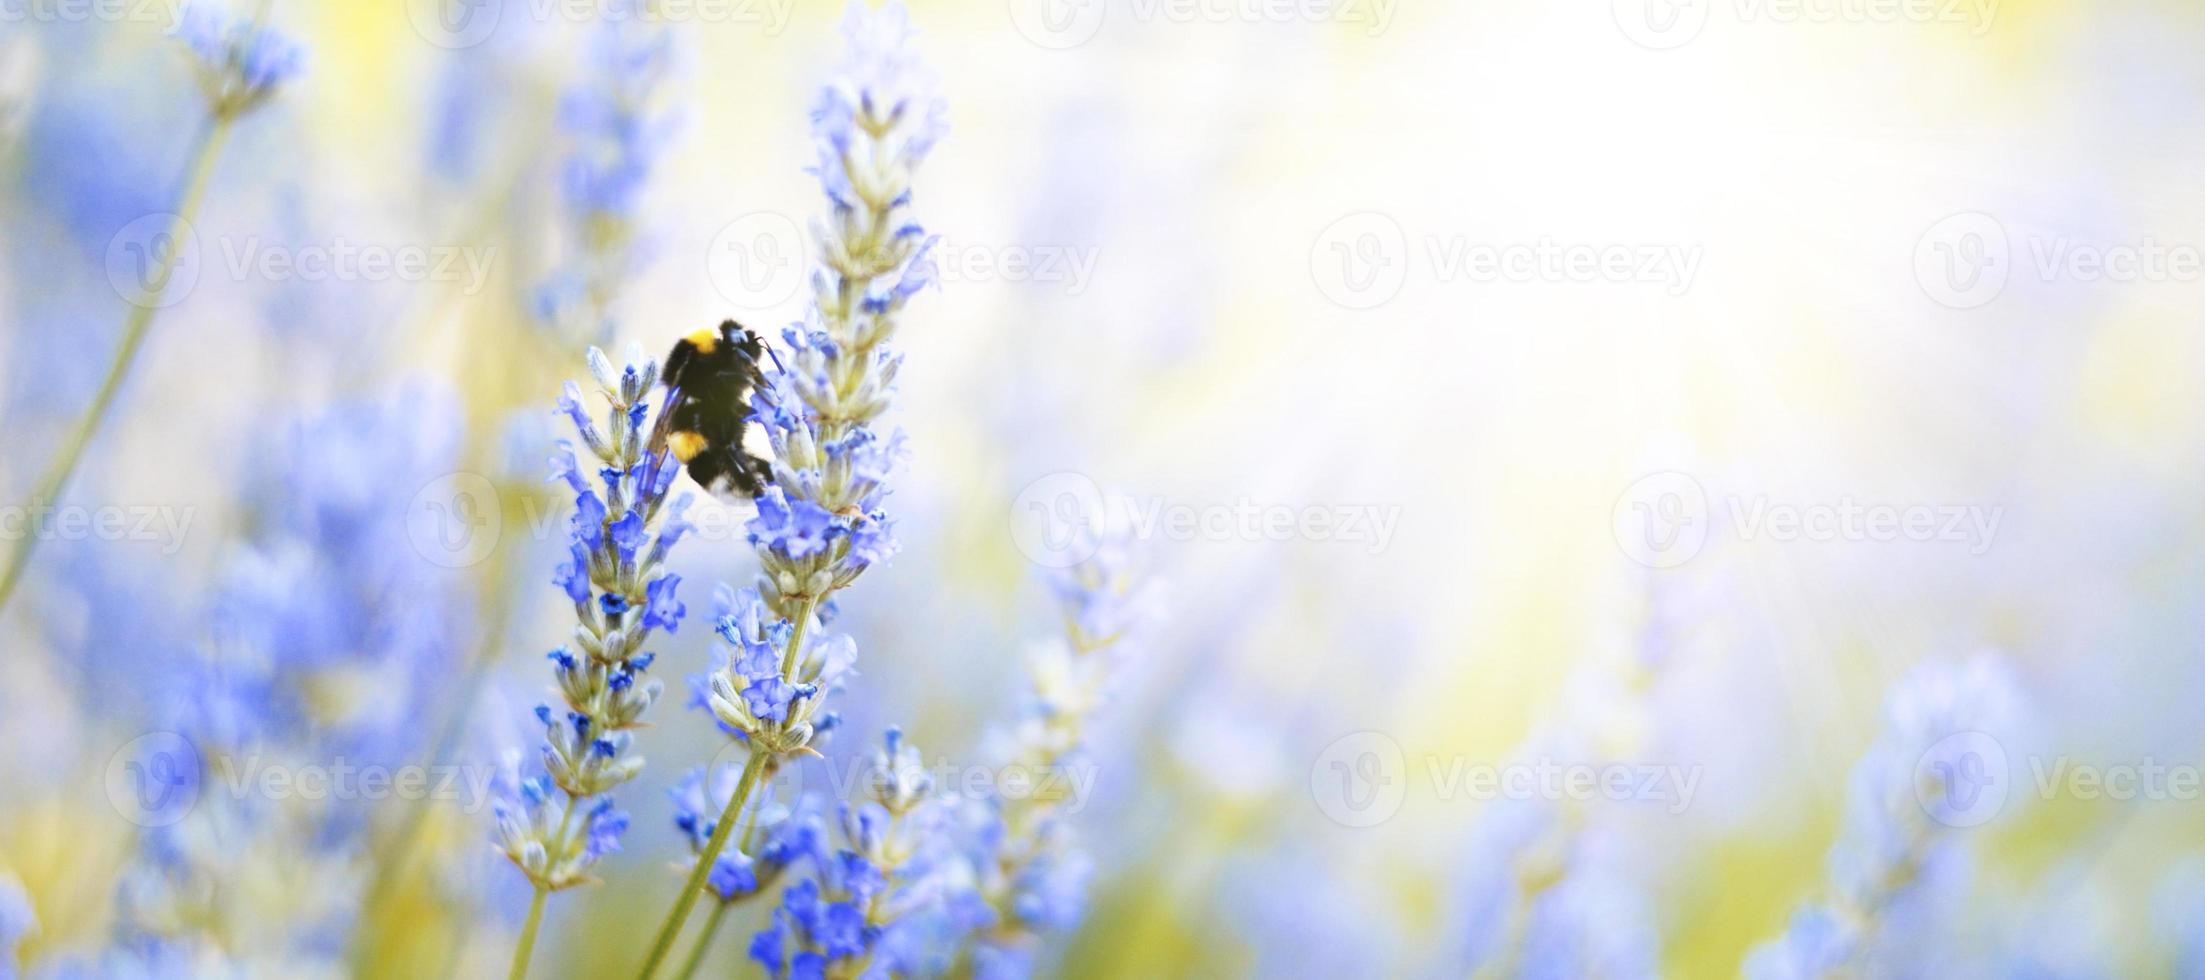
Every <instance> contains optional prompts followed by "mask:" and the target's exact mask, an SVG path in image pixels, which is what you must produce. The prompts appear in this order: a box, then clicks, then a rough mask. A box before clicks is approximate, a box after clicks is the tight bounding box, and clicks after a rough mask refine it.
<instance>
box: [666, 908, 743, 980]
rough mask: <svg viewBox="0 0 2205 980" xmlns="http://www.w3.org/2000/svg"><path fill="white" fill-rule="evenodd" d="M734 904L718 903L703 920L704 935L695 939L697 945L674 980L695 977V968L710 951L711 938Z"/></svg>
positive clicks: (717, 931)
mask: <svg viewBox="0 0 2205 980" xmlns="http://www.w3.org/2000/svg"><path fill="white" fill-rule="evenodd" d="M734 905H735V903H734V902H725V901H723V902H720V903H718V904H716V905H714V906H713V907H712V915H711V916H710V917H709V918H707V919H705V920H704V935H702V936H698V937H697V945H696V946H695V947H694V948H692V949H690V950H689V959H688V960H687V961H686V962H684V963H682V965H681V972H680V973H678V974H675V977H676V980H689V978H690V977H693V976H696V975H697V966H698V965H699V964H702V963H703V962H704V954H705V953H706V952H708V951H710V950H711V949H712V937H713V936H716V935H719V932H720V921H721V920H723V919H725V918H727V910H728V909H730V908H732V907H734Z"/></svg>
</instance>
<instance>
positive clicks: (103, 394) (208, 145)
mask: <svg viewBox="0 0 2205 980" xmlns="http://www.w3.org/2000/svg"><path fill="white" fill-rule="evenodd" d="M229 135H230V117H229V116H228V115H226V114H216V115H215V116H214V117H213V118H212V119H210V120H209V121H208V123H207V127H206V128H205V129H202V130H201V131H200V133H199V140H198V145H197V146H196V147H194V148H193V150H192V155H191V163H190V164H189V169H188V170H186V171H185V177H184V187H183V191H182V194H181V196H179V197H178V198H177V201H176V210H175V211H174V212H172V213H170V215H169V222H168V230H167V232H166V235H167V237H168V240H169V241H170V242H172V243H174V245H173V246H172V247H171V248H169V249H168V250H167V251H166V252H165V253H163V254H162V255H160V256H159V257H158V258H156V259H155V264H154V267H153V274H152V275H151V276H148V277H147V278H146V280H145V282H144V283H142V284H141V285H140V293H139V295H137V296H134V297H132V298H131V307H130V313H129V315H128V316H126V317H124V319H123V333H122V346H121V347H120V348H118V349H117V350H116V351H115V360H114V361H113V363H110V364H109V365H107V377H106V378H105V379H104V380H102V381H101V382H100V388H99V393H98V394H97V395H94V396H93V398H92V405H91V407H89V408H87V409H85V410H84V414H83V415H82V416H80V417H79V418H78V419H77V424H76V428H74V429H72V430H70V432H69V435H68V437H67V438H66V439H65V440H64V441H63V442H62V444H61V450H60V451H59V452H57V453H55V454H54V458H53V461H52V462H50V463H48V464H47V465H46V472H45V474H44V475H43V476H41V477H39V479H38V486H37V487H36V488H35V489H33V490H32V491H31V506H32V507H34V508H35V507H38V506H41V505H47V506H51V505H54V504H55V503H56V502H57V501H58V500H59V499H60V498H61V494H62V491H64V490H66V489H68V487H69V477H70V476H71V475H72V474H74V473H75V472H76V469H77V463H78V461H79V460H82V459H83V458H84V450H85V449H86V448H87V447H89V446H91V444H92V437H93V436H95V435H98V434H99V429H100V423H102V422H104V421H106V419H107V412H108V409H110V408H112V407H113V406H114V404H115V393H116V392H117V391H120V390H121V389H122V383H123V379H124V378H126V377H129V375H130V367H131V365H132V364H134V363H136V362H137V359H138V348H140V347H142V346H144V345H145V335H146V331H147V330H148V329H149V328H151V327H152V326H153V313H154V311H155V309H156V306H155V304H156V303H157V302H158V301H159V300H160V297H161V290H162V289H164V288H166V287H167V286H168V280H169V276H171V275H173V274H174V273H175V271H176V260H177V257H178V256H180V255H182V254H183V251H184V248H183V244H182V243H183V241H184V235H183V232H184V231H185V230H186V229H189V228H190V227H191V219H192V217H193V216H195V215H197V214H198V213H199V202H200V200H201V199H202V198H204V197H206V194H207V183H208V181H209V180H210V179H211V178H213V176H214V161H215V159H216V158H218V157H220V156H221V155H222V144H223V143H224V142H225V141H226V140H228V138H229ZM38 541H39V536H38V535H36V534H26V535H24V536H23V539H22V540H21V541H19V542H17V543H16V546H15V550H14V551H13V552H11V553H9V555H8V567H7V570H6V571H5V572H0V613H4V612H6V611H7V608H8V600H10V599H12V598H14V597H15V588H16V586H17V585H20V584H22V581H23V571H24V569H26V568H28V567H29V566H30V563H31V553H32V552H34V551H36V550H38Z"/></svg>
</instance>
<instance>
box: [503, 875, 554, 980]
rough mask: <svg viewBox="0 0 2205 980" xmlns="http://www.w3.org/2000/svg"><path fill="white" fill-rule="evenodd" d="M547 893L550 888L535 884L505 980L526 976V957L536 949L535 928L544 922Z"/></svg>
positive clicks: (516, 979)
mask: <svg viewBox="0 0 2205 980" xmlns="http://www.w3.org/2000/svg"><path fill="white" fill-rule="evenodd" d="M549 894H551V890H550V889H548V888H545V887H544V886H543V885H541V884H539V885H537V886H536V897H535V898H532V899H530V900H529V902H528V921H527V922H526V923H524V924H523V925H522V926H521V941H520V944H519V945H517V946H515V947H513V968H512V969H510V970H507V971H505V976H506V980H522V978H524V977H526V976H528V957H529V954H530V953H533V952H535V951H536V929H537V928H538V927H539V926H542V925H543V924H544V896H546V895H549Z"/></svg>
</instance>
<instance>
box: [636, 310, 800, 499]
mask: <svg viewBox="0 0 2205 980" xmlns="http://www.w3.org/2000/svg"><path fill="white" fill-rule="evenodd" d="M763 356H765V345H764V343H763V342H761V341H760V340H759V339H758V335H757V334H754V333H752V332H750V331H749V330H748V329H746V328H744V327H743V326H742V325H741V324H739V323H736V322H735V321H733V320H728V321H726V322H724V323H722V324H720V328H719V329H718V330H717V331H714V330H699V331H697V332H696V333H693V334H690V335H689V336H687V337H683V338H682V339H681V340H680V341H678V342H676V343H675V344H674V350H673V352H672V353H670V354H668V355H666V370H665V372H664V373H663V375H662V376H661V378H662V380H663V381H664V382H665V384H666V387H667V389H668V398H669V399H670V401H669V403H668V407H667V409H666V413H665V415H664V416H663V417H662V419H661V421H660V428H661V429H662V430H663V431H664V432H665V436H664V437H663V438H664V441H663V445H664V446H665V447H666V448H667V449H669V450H670V451H672V453H673V454H674V458H675V459H678V460H680V461H682V462H683V463H685V464H687V465H688V467H689V475H690V476H691V477H692V478H694V479H695V480H696V481H697V483H698V484H699V485H701V486H703V487H704V488H706V489H708V490H711V491H713V492H715V493H733V494H736V495H739V496H742V497H745V498H749V497H755V496H757V495H758V494H759V493H760V492H761V491H763V490H764V489H765V485H766V482H767V480H768V479H769V477H770V474H771V472H772V471H771V468H770V467H769V466H768V465H767V463H766V461H765V460H762V459H759V458H758V457H756V456H753V455H751V454H750V453H749V452H748V451H747V450H745V449H744V448H743V433H744V431H745V430H747V429H748V428H749V427H750V421H749V420H750V414H751V408H750V396H751V393H752V392H753V391H756V390H757V389H758V386H759V385H760V383H761V382H762V381H763V374H762V371H761V369H760V367H759V364H758V359H759V358H760V357H763Z"/></svg>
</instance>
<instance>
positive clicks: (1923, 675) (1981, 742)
mask: <svg viewBox="0 0 2205 980" xmlns="http://www.w3.org/2000/svg"><path fill="white" fill-rule="evenodd" d="M2018 692H2019V687H2018V684H2017V683H2016V681H2015V680H2014V678H2013V676H2012V674H2011V672H2010V671H2009V670H2008V668H2007V667H2006V665H2005V663H2004V662H2003V661H2002V660H2001V659H1999V658H1997V657H1995V656H1993V655H1990V654H1978V655H1977V656H1975V657H1974V658H1972V659H1970V660H1969V661H1968V662H1966V663H1965V664H1959V665H1955V664H1946V663H1933V664H1927V665H1924V666H1922V667H1919V668H1916V669H1915V670H1913V671H1912V672H1910V673H1908V674H1907V675H1906V677H1904V678H1902V679H1901V680H1900V681H1899V683H1898V684H1897V685H1895V686H1894V687H1893V688H1892V692H1891V696H1890V700H1889V701H1888V703H1887V704H1886V705H1885V720H1886V728H1885V731H1884V734H1883V737H1882V738H1880V739H1879V740H1878V741H1877V742H1876V744H1875V745H1874V746H1872V747H1870V749H1869V750H1868V753H1867V755H1865V756H1863V757H1862V758H1861V760H1860V762H1859V764H1858V765H1856V766H1855V767H1854V769H1853V777H1852V792H1851V796H1850V798H1849V800H1848V802H1847V810H1846V815H1845V836H1844V837H1843V838H1842V839H1841V840H1839V841H1838V843H1837V845H1836V846H1835V847H1833V848H1832V849H1831V851H1830V894H1829V895H1828V897H1827V898H1826V900H1824V901H1822V902H1819V903H1816V904H1813V905H1809V906H1807V907H1805V908H1802V909H1800V910H1799V911H1798V912H1796V913H1794V914H1793V916H1792V920H1791V925H1790V926H1789V928H1787V929H1786V930H1785V933H1784V935H1783V936H1781V937H1779V938H1777V939H1775V940H1772V941H1770V942H1767V943H1764V944H1762V945H1761V946H1760V947H1759V948H1758V949H1756V950H1754V952H1753V954H1752V955H1751V956H1750V957H1748V958H1747V960H1746V965H1745V972H1746V975H1747V976H1749V977H1753V978H1755V980H1792V978H1807V977H1822V976H1830V975H1846V976H1851V975H1885V974H1888V973H1890V972H1891V971H1892V969H1893V968H1894V967H1896V966H1900V965H1904V966H1906V967H1907V968H1908V971H1909V972H1911V971H1917V970H1924V969H1926V970H1927V972H1929V973H1933V974H1939V975H1945V974H1953V973H1967V972H1973V971H1972V970H1964V969H1940V968H1938V967H1936V966H1934V965H1932V964H1933V963H1934V962H1935V958H1936V957H1937V956H1939V955H1943V954H1949V952H1950V951H1949V950H1945V949H1942V948H1941V947H1943V946H1944V945H1946V944H1942V943H1940V942H1939V941H1938V939H1939V937H1940V936H1941V935H1942V933H1941V932H1940V930H1941V929H1943V928H1944V927H1946V926H1949V925H1950V924H1951V923H1950V918H1949V916H1950V913H1952V912H1953V911H1954V910H1955V908H1956V906H1957V904H1958V902H1959V900H1960V897H1961V896H1960V895H1959V890H1960V889H1961V887H1962V886H1964V885H1965V883H1966V882H1965V875H1966V870H1967V869H1966V858H1967V851H1966V846H1965V840H1964V837H1963V833H1962V831H1961V830H1960V828H1965V827H1970V826H1973V825H1975V824H1978V823H1982V822H1984V821H1986V820H1988V819H1990V818H1991V817H1992V816H1995V815H1996V813H1997V809H1998V803H1999V802H2000V801H1998V800H1996V799H1992V798H1987V797H1986V796H1984V795H1983V794H1982V793H1981V792H1980V791H1981V790H1982V789H1983V788H1984V787H1985V786H1988V785H1991V784H1990V783H1989V782H1987V781H1986V780H1987V779H1988V778H1995V779H1997V780H1998V785H2001V786H2002V785H2003V784H2004V781H2005V779H2006V778H2007V776H2006V774H2005V773H1996V774H1993V773H1991V772H1989V771H1988V770H1987V769H1986V768H1985V766H1986V765H1987V764H1988V763H1987V762H1986V759H1995V758H1997V757H1998V756H1999V755H2000V751H2001V750H1998V749H1997V748H1996V746H1997V744H1998V742H1997V739H1998V738H1999V737H2008V738H2010V737H2012V736H2013V735H2014V726H2015V724H2016V722H2017V720H2018V719H2019V717H2020V695H2019V693H2018ZM1954 966H1957V965H1954Z"/></svg>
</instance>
